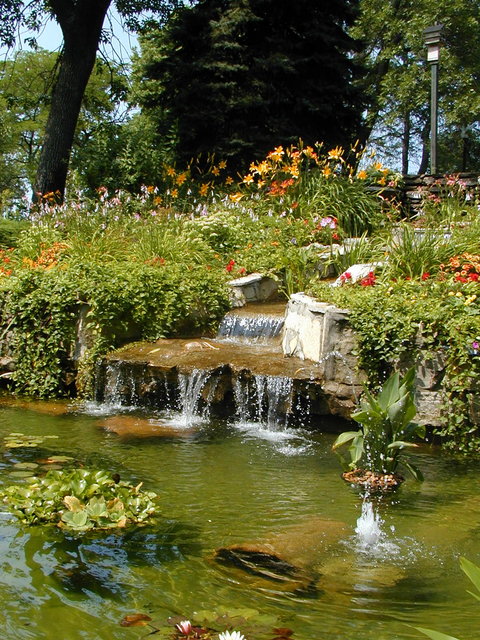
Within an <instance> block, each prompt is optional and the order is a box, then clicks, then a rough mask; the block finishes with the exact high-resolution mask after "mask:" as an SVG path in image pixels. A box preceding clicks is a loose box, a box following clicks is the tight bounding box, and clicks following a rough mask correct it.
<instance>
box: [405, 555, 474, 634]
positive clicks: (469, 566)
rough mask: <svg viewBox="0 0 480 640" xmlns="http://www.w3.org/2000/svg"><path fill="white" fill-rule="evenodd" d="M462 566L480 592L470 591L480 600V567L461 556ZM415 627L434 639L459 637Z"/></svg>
mask: <svg viewBox="0 0 480 640" xmlns="http://www.w3.org/2000/svg"><path fill="white" fill-rule="evenodd" d="M460 567H461V569H462V571H463V572H464V573H465V574H466V576H467V577H468V578H469V580H470V581H471V582H472V584H473V585H474V587H475V588H476V589H477V591H478V593H472V592H471V591H469V592H468V593H469V594H470V595H471V596H473V597H474V598H475V599H476V600H479V601H480V567H479V566H477V565H476V564H474V563H473V562H470V560H467V559H466V558H460ZM415 629H416V630H417V631H420V633H423V634H424V635H426V636H428V637H429V638H431V639H432V640H458V638H455V637H454V636H449V635H446V634H445V633H440V631H433V630H432V629H425V628H424V627H415Z"/></svg>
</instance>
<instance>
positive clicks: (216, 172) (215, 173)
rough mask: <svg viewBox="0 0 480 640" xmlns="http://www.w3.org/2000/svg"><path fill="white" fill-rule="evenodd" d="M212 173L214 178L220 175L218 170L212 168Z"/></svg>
mask: <svg viewBox="0 0 480 640" xmlns="http://www.w3.org/2000/svg"><path fill="white" fill-rule="evenodd" d="M212 173H213V175H214V176H219V175H220V169H219V168H218V167H213V169H212Z"/></svg>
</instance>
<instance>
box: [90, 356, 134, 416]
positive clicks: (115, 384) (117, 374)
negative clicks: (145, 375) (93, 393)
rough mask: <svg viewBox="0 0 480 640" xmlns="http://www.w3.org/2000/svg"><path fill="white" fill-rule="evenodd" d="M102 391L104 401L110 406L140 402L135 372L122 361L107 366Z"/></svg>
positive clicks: (130, 404)
mask: <svg viewBox="0 0 480 640" xmlns="http://www.w3.org/2000/svg"><path fill="white" fill-rule="evenodd" d="M102 391H103V398H102V400H103V403H104V404H106V405H108V406H110V407H125V406H132V405H135V404H137V402H138V395H137V391H136V384H135V376H134V372H133V370H132V369H130V368H128V367H123V366H122V363H120V362H111V363H109V364H108V365H107V366H106V368H105V373H104V381H103V390H102ZM98 395H99V394H98V392H97V396H98Z"/></svg>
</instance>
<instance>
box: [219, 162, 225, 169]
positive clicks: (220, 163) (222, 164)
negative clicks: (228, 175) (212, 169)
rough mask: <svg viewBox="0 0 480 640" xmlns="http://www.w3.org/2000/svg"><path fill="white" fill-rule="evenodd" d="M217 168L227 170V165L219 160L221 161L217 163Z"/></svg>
mask: <svg viewBox="0 0 480 640" xmlns="http://www.w3.org/2000/svg"><path fill="white" fill-rule="evenodd" d="M218 168H219V169H226V168H227V163H226V161H225V160H221V161H220V162H219V163H218Z"/></svg>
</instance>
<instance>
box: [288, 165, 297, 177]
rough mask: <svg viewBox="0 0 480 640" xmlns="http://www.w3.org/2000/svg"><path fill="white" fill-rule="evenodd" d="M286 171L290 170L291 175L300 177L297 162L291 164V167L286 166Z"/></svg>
mask: <svg viewBox="0 0 480 640" xmlns="http://www.w3.org/2000/svg"><path fill="white" fill-rule="evenodd" d="M285 171H289V172H290V175H291V176H293V177H294V178H298V176H299V173H300V171H299V168H298V165H296V164H291V165H290V166H289V167H285Z"/></svg>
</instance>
